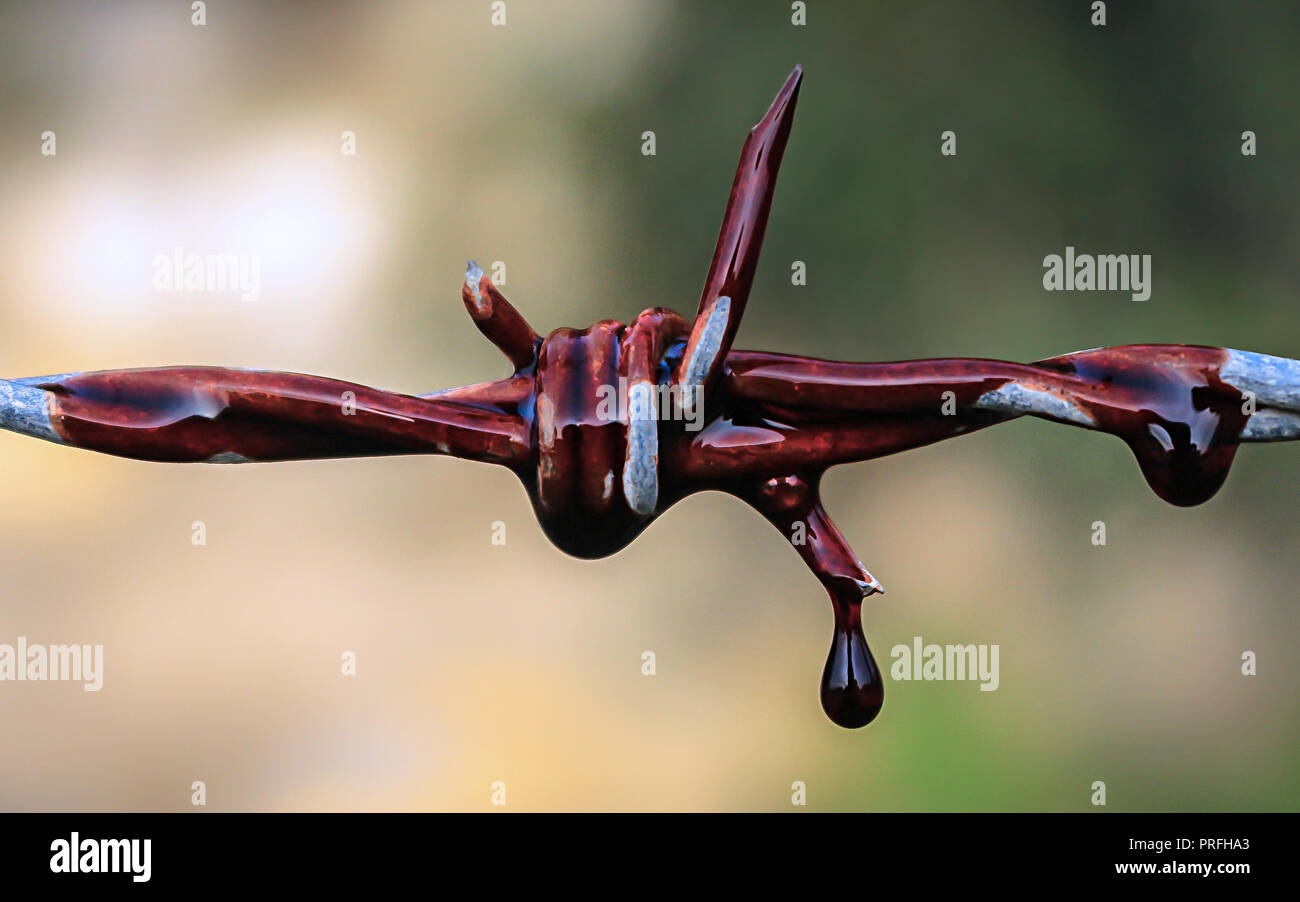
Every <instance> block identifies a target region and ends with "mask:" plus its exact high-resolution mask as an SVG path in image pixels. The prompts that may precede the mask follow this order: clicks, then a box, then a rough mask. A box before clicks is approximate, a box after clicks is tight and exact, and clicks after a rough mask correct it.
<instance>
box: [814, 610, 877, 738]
mask: <svg viewBox="0 0 1300 902" xmlns="http://www.w3.org/2000/svg"><path fill="white" fill-rule="evenodd" d="M821 695H822V710H823V711H825V712H826V716H827V717H829V718H830V719H831V720H832V721H833V722H834V723H836V724H838V725H839V726H841V727H847V728H849V729H854V728H856V727H865V726H866V725H867V724H869V723H871V722H872V721H873V720H875V719H876V715H877V714H879V713H880V707H881V705H883V704H884V703H885V681H884V679H883V678H882V677H881V675H880V669H879V668H878V667H876V659H875V658H873V657H872V656H871V649H870V648H869V647H868V646H867V638H866V636H864V635H863V634H862V605H861V603H860V602H859V603H858V604H853V605H849V606H847V607H846V608H845V607H841V606H839V605H836V610H835V635H834V638H833V639H832V640H831V650H830V654H829V655H827V656H826V669H825V670H823V671H822V687H821Z"/></svg>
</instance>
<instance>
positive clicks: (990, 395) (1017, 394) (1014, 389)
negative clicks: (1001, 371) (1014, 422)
mask: <svg viewBox="0 0 1300 902" xmlns="http://www.w3.org/2000/svg"><path fill="white" fill-rule="evenodd" d="M975 406H976V407H977V408H979V409H980V410H996V411H999V412H1002V413H1016V414H1021V413H1029V414H1036V415H1038V416H1046V417H1051V418H1052V419H1054V420H1061V421H1062V422H1066V423H1074V424H1075V425H1077V426H1086V427H1088V428H1090V429H1091V428H1095V427H1096V425H1097V421H1096V420H1094V419H1093V417H1092V416H1091V415H1090V414H1089V413H1088V412H1087V411H1086V410H1084V409H1083V408H1081V407H1079V406H1078V405H1075V404H1072V403H1071V402H1070V401H1069V400H1067V399H1066V398H1063V397H1061V396H1060V395H1058V394H1054V393H1052V392H1050V391H1046V390H1044V389H1040V388H1031V387H1030V386H1027V385H1021V384H1020V383H1019V382H1008V383H1007V384H1006V385H1002V386H999V387H998V388H995V389H993V390H992V391H987V392H985V393H984V394H982V395H980V396H979V399H978V400H976V402H975Z"/></svg>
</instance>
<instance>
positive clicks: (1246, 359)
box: [1219, 348, 1300, 411]
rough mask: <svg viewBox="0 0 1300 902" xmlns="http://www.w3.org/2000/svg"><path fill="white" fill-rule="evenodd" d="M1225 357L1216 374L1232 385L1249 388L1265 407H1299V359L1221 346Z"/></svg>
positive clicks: (1290, 408)
mask: <svg viewBox="0 0 1300 902" xmlns="http://www.w3.org/2000/svg"><path fill="white" fill-rule="evenodd" d="M1224 350H1226V351H1227V352H1228V360H1227V362H1226V363H1224V365H1223V368H1222V369H1221V370H1220V371H1219V377H1220V378H1221V379H1222V380H1223V381H1224V382H1226V383H1228V384H1229V385H1231V386H1232V387H1233V388H1235V389H1238V390H1240V391H1243V392H1247V391H1248V392H1250V393H1252V394H1253V395H1254V396H1255V399H1256V401H1258V402H1259V403H1260V404H1261V405H1267V406H1268V407H1281V408H1283V409H1285V410H1296V411H1300V360H1292V359H1291V358H1289V357H1274V356H1273V355H1272V354H1257V353H1256V352H1254V351H1237V350H1234V349H1232V348H1225V349H1224Z"/></svg>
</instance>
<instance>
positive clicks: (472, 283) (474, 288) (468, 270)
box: [465, 260, 483, 311]
mask: <svg viewBox="0 0 1300 902" xmlns="http://www.w3.org/2000/svg"><path fill="white" fill-rule="evenodd" d="M482 278H483V270H481V269H479V266H478V264H477V263H475V262H474V261H473V260H470V261H469V262H468V263H466V264H465V285H466V286H467V287H468V288H469V293H470V295H471V296H473V298H474V306H475V307H477V308H478V309H479V310H480V311H481V310H482V309H483V296H482V293H481V292H480V291H479V290H478V283H479V281H480V280H482Z"/></svg>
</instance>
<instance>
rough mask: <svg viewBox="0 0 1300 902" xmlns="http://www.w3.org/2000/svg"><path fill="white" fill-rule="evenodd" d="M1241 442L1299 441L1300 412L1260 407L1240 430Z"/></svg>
mask: <svg viewBox="0 0 1300 902" xmlns="http://www.w3.org/2000/svg"><path fill="white" fill-rule="evenodd" d="M1241 440H1242V441H1243V442H1294V441H1300V413H1294V412H1292V411H1290V410H1276V409H1274V408H1271V407H1264V408H1261V409H1259V410H1257V411H1255V413H1253V414H1251V415H1250V419H1249V420H1247V421H1246V428H1245V429H1243V430H1241Z"/></svg>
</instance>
